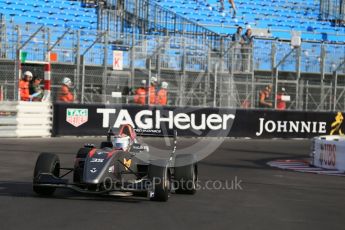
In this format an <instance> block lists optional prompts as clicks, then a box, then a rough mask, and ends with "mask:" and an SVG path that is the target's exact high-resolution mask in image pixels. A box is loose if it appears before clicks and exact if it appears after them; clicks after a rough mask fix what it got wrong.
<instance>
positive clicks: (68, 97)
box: [58, 85, 74, 102]
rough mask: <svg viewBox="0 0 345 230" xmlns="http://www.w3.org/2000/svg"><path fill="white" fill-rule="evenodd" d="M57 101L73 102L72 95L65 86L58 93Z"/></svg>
mask: <svg viewBox="0 0 345 230" xmlns="http://www.w3.org/2000/svg"><path fill="white" fill-rule="evenodd" d="M58 100H59V101H62V102H73V101H74V95H73V93H72V92H71V91H70V90H69V88H68V86H67V85H62V86H61V88H60V90H59V93H58Z"/></svg>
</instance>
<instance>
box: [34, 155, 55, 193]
mask: <svg viewBox="0 0 345 230" xmlns="http://www.w3.org/2000/svg"><path fill="white" fill-rule="evenodd" d="M41 173H51V174H52V175H54V176H56V177H59V175H60V160H59V157H58V156H57V155H56V154H53V153H41V154H40V155H39V156H38V158H37V161H36V166H35V170H34V179H33V182H34V185H33V190H34V192H36V193H37V194H39V195H42V196H49V195H52V194H53V193H54V192H55V188H53V187H46V186H40V185H39V184H37V179H38V176H39V175H40V174H41Z"/></svg>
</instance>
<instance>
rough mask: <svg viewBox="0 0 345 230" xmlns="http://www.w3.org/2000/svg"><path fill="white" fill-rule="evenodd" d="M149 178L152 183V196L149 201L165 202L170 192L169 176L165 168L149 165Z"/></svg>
mask: <svg viewBox="0 0 345 230" xmlns="http://www.w3.org/2000/svg"><path fill="white" fill-rule="evenodd" d="M148 173H149V178H150V180H151V183H152V192H153V196H152V197H150V200H153V201H167V200H168V198H169V192H170V176H169V169H168V167H167V166H160V165H153V164H151V165H149V171H148Z"/></svg>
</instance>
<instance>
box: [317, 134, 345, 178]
mask: <svg viewBox="0 0 345 230" xmlns="http://www.w3.org/2000/svg"><path fill="white" fill-rule="evenodd" d="M313 145H314V146H313V153H312V164H313V165H315V166H317V167H320V168H324V169H334V170H340V171H343V172H345V141H344V140H343V141H339V140H326V139H321V138H316V139H315V140H314V141H313Z"/></svg>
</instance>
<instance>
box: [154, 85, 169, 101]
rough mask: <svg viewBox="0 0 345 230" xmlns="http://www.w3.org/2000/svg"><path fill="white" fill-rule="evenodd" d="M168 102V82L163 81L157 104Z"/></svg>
mask: <svg viewBox="0 0 345 230" xmlns="http://www.w3.org/2000/svg"><path fill="white" fill-rule="evenodd" d="M167 102H168V83H167V82H165V81H163V82H162V87H161V89H160V90H159V91H158V93H157V104H158V105H167Z"/></svg>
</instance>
